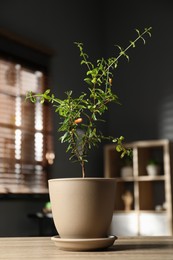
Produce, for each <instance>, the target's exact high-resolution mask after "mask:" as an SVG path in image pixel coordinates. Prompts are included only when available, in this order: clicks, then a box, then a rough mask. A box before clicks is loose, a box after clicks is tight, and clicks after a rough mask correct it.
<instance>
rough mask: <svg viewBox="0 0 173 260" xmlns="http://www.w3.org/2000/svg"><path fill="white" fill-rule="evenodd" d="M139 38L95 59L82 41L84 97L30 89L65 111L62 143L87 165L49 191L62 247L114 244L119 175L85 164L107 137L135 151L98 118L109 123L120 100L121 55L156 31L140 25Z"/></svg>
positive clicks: (32, 97) (119, 148)
mask: <svg viewBox="0 0 173 260" xmlns="http://www.w3.org/2000/svg"><path fill="white" fill-rule="evenodd" d="M136 32H137V37H136V39H135V40H134V41H130V44H129V45H128V47H127V48H125V49H123V48H121V47H120V46H117V48H118V49H119V53H118V55H117V57H110V58H108V59H104V58H101V59H98V60H97V61H96V64H93V63H92V62H91V61H90V60H89V57H88V55H87V54H86V53H85V52H84V48H83V44H82V43H78V42H76V43H75V44H76V46H77V47H78V48H79V52H80V57H81V65H84V66H86V76H85V78H84V81H85V83H86V85H87V86H88V88H87V89H86V91H84V90H82V93H81V94H80V95H79V96H78V97H74V96H73V92H72V91H68V92H66V93H65V95H66V96H65V98H64V99H60V98H57V97H55V95H54V94H53V93H51V91H50V90H49V89H47V90H46V91H45V92H44V93H32V92H29V93H28V94H27V95H26V99H29V100H31V101H32V102H36V101H37V100H39V101H40V102H41V103H42V104H43V103H44V102H50V103H51V104H52V105H53V106H54V108H55V112H56V113H57V114H58V115H59V116H60V119H61V122H60V125H59V132H60V133H62V135H61V137H60V141H61V143H67V152H70V158H69V159H70V160H74V161H77V162H78V163H80V165H81V173H82V174H81V178H67V179H51V180H49V193H50V200H51V206H52V214H53V219H54V222H55V226H56V228H57V231H58V233H59V235H60V236H59V237H54V238H53V239H54V240H55V241H56V242H57V243H58V245H59V246H60V247H62V248H67V249H69V248H73V249H76V250H78V249H80V250H82V249H93V248H100V247H106V246H109V245H110V244H112V243H113V241H114V240H115V236H111V237H110V236H108V234H107V232H108V229H109V225H110V223H111V219H112V214H113V210H114V199H115V186H116V185H115V184H116V183H115V182H116V181H115V179H111V178H110V179H109V178H87V177H86V172H85V164H86V163H87V156H88V153H89V150H90V149H91V148H93V147H96V146H97V145H98V144H99V143H101V142H102V141H103V140H109V141H112V142H114V143H115V148H116V150H117V152H120V153H121V157H124V156H125V155H129V154H130V150H128V149H126V148H125V147H124V146H123V144H122V141H123V139H124V137H122V136H120V137H119V138H114V137H112V136H104V135H103V134H102V133H101V132H100V131H99V126H98V123H100V122H104V120H103V115H104V113H105V112H106V110H108V105H109V104H110V103H112V102H113V103H116V104H120V103H119V99H118V96H117V95H116V94H115V93H114V92H113V87H112V84H113V80H112V79H113V71H114V70H115V69H116V68H117V66H118V62H119V59H120V58H122V57H125V58H126V59H127V60H129V56H128V55H127V52H128V50H129V49H130V48H131V47H133V48H134V47H135V46H136V43H137V42H138V41H139V40H143V41H144V43H145V39H144V37H145V36H146V35H149V36H151V27H150V28H145V29H144V31H143V32H140V31H139V30H137V29H136Z"/></svg>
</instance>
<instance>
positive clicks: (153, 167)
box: [146, 159, 160, 176]
mask: <svg viewBox="0 0 173 260" xmlns="http://www.w3.org/2000/svg"><path fill="white" fill-rule="evenodd" d="M146 171H147V174H148V175H149V176H157V175H159V174H160V165H159V163H158V162H157V161H156V160H154V159H152V160H149V161H148V163H147V166H146Z"/></svg>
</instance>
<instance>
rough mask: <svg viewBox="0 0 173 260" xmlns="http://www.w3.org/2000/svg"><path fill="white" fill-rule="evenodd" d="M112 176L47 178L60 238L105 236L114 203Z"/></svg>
mask: <svg viewBox="0 0 173 260" xmlns="http://www.w3.org/2000/svg"><path fill="white" fill-rule="evenodd" d="M115 188H116V181H115V179H113V178H110V179H108V178H73V179H72V178H70V179H51V180H49V194H50V201H51V207H52V214H53V219H54V223H55V226H56V229H57V231H58V233H59V235H60V237H61V238H104V237H107V236H108V233H107V232H108V230H109V226H110V223H111V220H112V215H113V210H114V202H115Z"/></svg>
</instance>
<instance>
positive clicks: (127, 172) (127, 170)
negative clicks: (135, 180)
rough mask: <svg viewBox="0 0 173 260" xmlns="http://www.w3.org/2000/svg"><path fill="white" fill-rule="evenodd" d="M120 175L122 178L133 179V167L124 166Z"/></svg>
mask: <svg viewBox="0 0 173 260" xmlns="http://www.w3.org/2000/svg"><path fill="white" fill-rule="evenodd" d="M120 175H121V177H122V178H126V177H132V176H133V167H132V166H130V165H127V166H123V167H122V168H121V172H120Z"/></svg>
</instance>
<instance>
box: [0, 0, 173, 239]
mask: <svg viewBox="0 0 173 260" xmlns="http://www.w3.org/2000/svg"><path fill="white" fill-rule="evenodd" d="M150 26H151V27H152V28H153V31H152V37H151V38H149V37H148V39H147V40H146V44H145V45H143V43H142V41H141V42H139V43H138V44H137V47H136V48H135V49H132V50H130V53H129V56H130V61H129V62H127V61H126V60H125V59H122V60H121V62H120V64H119V67H118V69H117V71H116V74H115V76H114V79H113V87H114V88H115V92H116V93H117V95H118V96H119V98H120V101H121V103H122V106H116V105H113V106H110V109H109V112H108V113H107V114H106V119H107V123H106V125H104V126H103V131H104V133H106V134H108V135H113V136H115V137H116V136H119V135H123V136H125V140H126V141H127V142H131V141H136V140H150V139H163V138H164V139H165V138H166V139H169V140H173V72H172V70H173V69H172V59H173V48H172V46H173V34H172V28H173V2H172V1H171V0H150V1H149V0H145V1H144V0H141V1H137V0H131V1H128V0H121V1H116V0H107V1H103V0H87V1H86V0H83V1H77V0H58V1H56V0H49V1H46V0H26V1H22V0H14V1H10V0H0V51H2V52H5V53H10V55H11V53H13V55H14V56H16V57H17V56H20V58H21V59H22V60H26V59H27V60H28V62H31V63H33V64H37V67H38V66H40V68H44V69H45V70H46V73H47V74H48V81H47V83H46V84H47V87H48V88H51V90H52V91H53V92H54V93H55V94H56V96H57V97H58V96H59V97H63V95H64V92H65V91H67V90H70V89H72V90H73V91H74V93H75V94H78V93H80V92H81V91H82V89H83V77H84V74H83V68H82V67H81V66H80V57H79V52H78V49H77V48H76V47H75V45H74V42H75V41H79V42H83V43H84V48H85V51H86V52H87V53H88V54H89V57H91V59H95V60H96V59H98V58H100V57H102V56H104V57H108V56H112V55H113V54H114V53H116V49H115V46H114V45H115V44H118V45H120V46H122V47H126V46H127V45H128V43H129V40H131V39H134V38H135V37H136V33H135V30H134V29H135V28H138V29H139V30H141V31H142V30H143V29H144V28H145V27H150ZM18 44H19V45H18ZM0 102H1V100H0ZM52 117H53V120H52V124H53V137H54V141H53V146H54V152H55V158H56V159H55V160H54V164H53V165H51V166H50V167H51V175H50V176H49V177H57V178H59V177H79V176H80V167H79V166H78V165H77V164H71V163H70V162H69V160H68V154H66V153H65V150H66V147H65V146H63V145H61V144H60V143H59V141H58V138H59V136H58V133H57V128H58V126H57V124H58V119H57V117H56V115H55V114H52ZM103 145H104V144H102V145H101V146H100V147H99V149H98V150H97V152H96V151H92V152H91V153H90V158H89V163H88V164H87V173H88V177H89V176H103V175H104V163H103V161H104V160H103V159H104V158H103ZM6 195H7V194H5V195H4V193H3V192H2V193H1V195H0V196H1V197H0V208H1V210H0V236H25V235H37V234H38V233H37V229H38V222H37V220H36V221H35V220H33V219H32V218H30V217H28V216H31V215H32V213H33V212H37V211H39V210H42V208H44V206H45V203H46V202H47V201H48V200H49V198H48V195H47V194H42V195H40V194H39V195H38V194H35V195H31V194H30V195H27V194H25V195H23V196H21V195H20V196H17V194H16V195H13V194H12V195H13V196H12V195H11V196H6ZM30 214H31V215H30ZM38 232H39V230H38Z"/></svg>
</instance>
